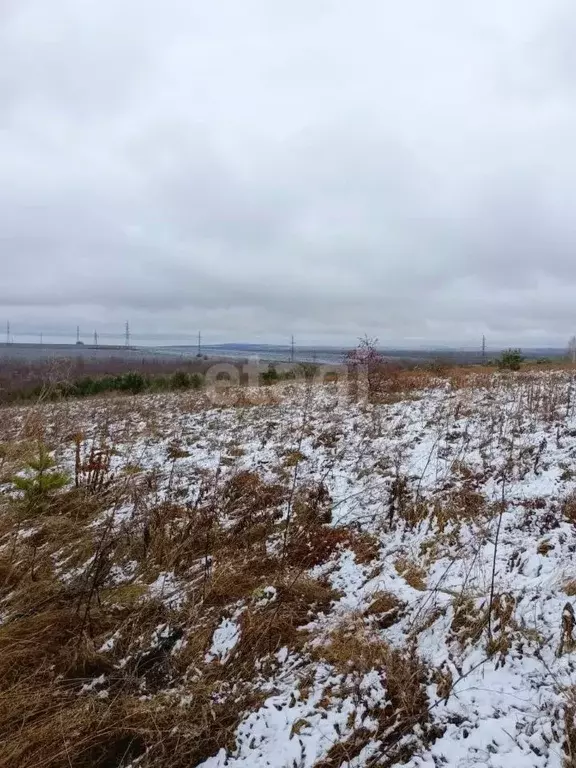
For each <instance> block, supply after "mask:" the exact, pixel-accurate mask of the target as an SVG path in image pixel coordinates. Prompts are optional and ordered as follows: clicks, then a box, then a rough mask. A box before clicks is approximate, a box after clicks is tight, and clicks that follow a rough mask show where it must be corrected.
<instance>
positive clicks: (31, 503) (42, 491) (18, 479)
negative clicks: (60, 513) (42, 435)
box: [12, 443, 69, 513]
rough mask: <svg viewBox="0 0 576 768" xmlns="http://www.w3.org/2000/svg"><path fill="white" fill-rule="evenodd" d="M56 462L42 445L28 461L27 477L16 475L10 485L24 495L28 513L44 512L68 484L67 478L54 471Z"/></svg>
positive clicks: (62, 473)
mask: <svg viewBox="0 0 576 768" xmlns="http://www.w3.org/2000/svg"><path fill="white" fill-rule="evenodd" d="M55 467H56V462H55V461H54V459H53V458H52V457H51V456H50V453H49V451H48V449H47V448H46V446H45V445H43V444H42V443H40V444H39V446H38V455H37V456H36V457H34V458H33V459H29V460H28V462H27V464H26V468H27V469H28V475H27V476H22V475H16V476H15V477H13V478H12V484H13V485H14V486H15V487H16V488H17V489H18V490H19V491H22V492H23V494H24V503H25V505H26V507H27V508H28V510H29V511H31V512H35V513H42V512H45V511H46V509H47V507H48V506H49V504H50V502H51V500H52V498H53V497H54V495H55V494H56V492H57V491H59V490H61V489H62V488H64V487H65V486H66V485H67V484H68V480H69V478H68V476H67V475H66V474H65V473H64V472H58V471H56V470H55Z"/></svg>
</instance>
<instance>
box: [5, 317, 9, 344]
mask: <svg viewBox="0 0 576 768" xmlns="http://www.w3.org/2000/svg"><path fill="white" fill-rule="evenodd" d="M6 344H10V320H8V322H7V323H6Z"/></svg>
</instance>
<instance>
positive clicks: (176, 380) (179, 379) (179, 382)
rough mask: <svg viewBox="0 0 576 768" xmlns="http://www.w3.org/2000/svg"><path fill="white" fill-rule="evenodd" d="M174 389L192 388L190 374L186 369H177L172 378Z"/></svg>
mask: <svg viewBox="0 0 576 768" xmlns="http://www.w3.org/2000/svg"><path fill="white" fill-rule="evenodd" d="M170 385H171V387H172V389H190V376H189V374H187V373H186V371H175V372H174V373H173V374H172V378H171V379H170Z"/></svg>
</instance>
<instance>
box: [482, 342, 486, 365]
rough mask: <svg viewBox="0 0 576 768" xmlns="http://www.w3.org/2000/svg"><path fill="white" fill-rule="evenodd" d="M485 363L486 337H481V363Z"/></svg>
mask: <svg viewBox="0 0 576 768" xmlns="http://www.w3.org/2000/svg"><path fill="white" fill-rule="evenodd" d="M485 362H486V336H482V363H485Z"/></svg>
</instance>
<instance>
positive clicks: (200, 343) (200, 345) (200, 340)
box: [198, 331, 202, 357]
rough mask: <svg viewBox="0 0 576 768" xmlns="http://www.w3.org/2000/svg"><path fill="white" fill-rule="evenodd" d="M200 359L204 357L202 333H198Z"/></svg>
mask: <svg viewBox="0 0 576 768" xmlns="http://www.w3.org/2000/svg"><path fill="white" fill-rule="evenodd" d="M198 357H202V332H201V331H198Z"/></svg>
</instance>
